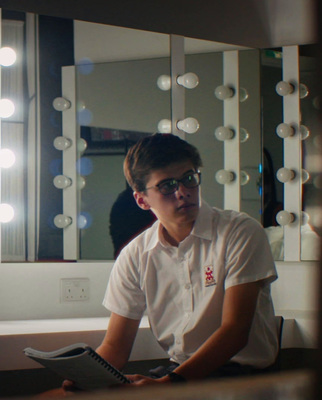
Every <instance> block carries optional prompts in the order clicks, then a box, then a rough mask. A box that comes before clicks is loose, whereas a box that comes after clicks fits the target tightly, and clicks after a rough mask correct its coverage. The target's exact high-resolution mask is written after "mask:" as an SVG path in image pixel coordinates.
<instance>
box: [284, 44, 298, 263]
mask: <svg viewBox="0 0 322 400" xmlns="http://www.w3.org/2000/svg"><path fill="white" fill-rule="evenodd" d="M283 80H284V81H286V82H289V83H291V84H292V85H293V86H294V91H293V93H291V94H288V95H287V96H284V97H283V112H284V123H286V124H290V125H291V126H293V127H294V128H295V134H294V135H293V136H290V137H288V138H286V139H284V141H283V142H284V167H285V168H289V169H291V170H293V171H295V172H296V176H295V178H294V179H293V180H291V181H290V182H287V183H285V184H284V209H285V210H286V211H288V212H290V213H293V214H294V215H295V220H294V222H292V223H291V224H289V225H286V226H284V261H300V260H301V231H300V229H301V223H300V222H301V221H300V220H301V188H302V185H301V179H300V173H301V165H302V162H301V136H300V129H299V127H300V96H299V82H300V78H299V50H298V46H287V47H283Z"/></svg>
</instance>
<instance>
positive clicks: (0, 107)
mask: <svg viewBox="0 0 322 400" xmlns="http://www.w3.org/2000/svg"><path fill="white" fill-rule="evenodd" d="M14 112H15V105H14V104H13V102H12V101H11V100H9V99H1V100H0V118H9V117H11V116H12V115H13V113H14Z"/></svg>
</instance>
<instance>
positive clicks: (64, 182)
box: [54, 175, 72, 189]
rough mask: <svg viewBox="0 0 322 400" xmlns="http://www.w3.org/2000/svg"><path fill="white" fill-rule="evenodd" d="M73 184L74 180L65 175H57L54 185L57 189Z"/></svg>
mask: <svg viewBox="0 0 322 400" xmlns="http://www.w3.org/2000/svg"><path fill="white" fill-rule="evenodd" d="M71 184H72V180H71V179H70V178H68V177H67V176H65V175H57V176H55V178H54V186H55V187H56V188H57V189H66V188H67V187H68V186H70V185H71Z"/></svg>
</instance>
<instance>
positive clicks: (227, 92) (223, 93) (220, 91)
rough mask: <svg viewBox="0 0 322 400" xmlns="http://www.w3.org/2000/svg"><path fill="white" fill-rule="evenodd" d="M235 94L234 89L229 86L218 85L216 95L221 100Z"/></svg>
mask: <svg viewBox="0 0 322 400" xmlns="http://www.w3.org/2000/svg"><path fill="white" fill-rule="evenodd" d="M233 95H234V90H233V89H232V88H230V87H229V86H225V85H221V86H218V87H216V89H215V96H216V97H217V99H219V100H226V99H229V98H230V97H233Z"/></svg>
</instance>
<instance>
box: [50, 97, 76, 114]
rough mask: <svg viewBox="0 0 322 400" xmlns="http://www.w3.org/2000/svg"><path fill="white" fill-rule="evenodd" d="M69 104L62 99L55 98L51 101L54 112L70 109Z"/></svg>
mask: <svg viewBox="0 0 322 400" xmlns="http://www.w3.org/2000/svg"><path fill="white" fill-rule="evenodd" d="M71 105H72V104H71V102H70V101H69V100H67V99H65V98H64V97H56V98H55V100H54V101H53V107H54V109H55V110H56V111H65V110H68V109H69V108H70V107H71Z"/></svg>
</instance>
